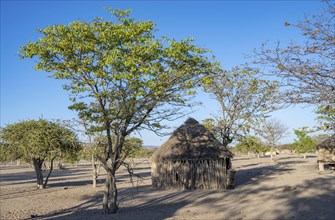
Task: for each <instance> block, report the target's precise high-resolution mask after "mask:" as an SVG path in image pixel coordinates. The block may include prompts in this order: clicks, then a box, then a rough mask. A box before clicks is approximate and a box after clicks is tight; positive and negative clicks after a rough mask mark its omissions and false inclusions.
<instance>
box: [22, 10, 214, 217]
mask: <svg viewBox="0 0 335 220" xmlns="http://www.w3.org/2000/svg"><path fill="white" fill-rule="evenodd" d="M111 11H112V13H113V15H114V16H115V18H116V19H115V20H113V21H109V20H104V19H102V18H97V19H95V20H94V21H92V22H85V21H75V22H72V23H70V24H68V25H52V26H49V27H46V28H44V29H39V32H40V33H41V34H42V36H41V37H40V38H39V39H38V40H37V41H35V42H29V43H28V44H27V45H25V46H23V47H22V49H21V51H20V55H21V57H22V58H34V57H36V58H37V64H36V66H35V68H36V69H38V70H44V71H47V72H50V73H51V76H52V77H53V78H55V79H61V80H66V82H67V84H66V85H65V86H64V88H65V89H67V90H69V91H70V92H71V101H73V105H72V106H70V108H71V109H74V110H76V111H77V112H78V113H79V117H80V118H84V119H85V120H87V122H88V123H89V124H90V129H91V130H95V131H104V132H105V135H106V138H107V145H106V148H105V154H104V156H103V157H100V161H101V162H102V165H103V167H104V168H105V170H106V172H107V176H106V189H105V193H104V196H103V208H104V210H105V211H106V212H108V213H116V212H117V208H118V206H117V187H116V180H115V172H116V170H117V169H118V168H119V167H120V166H121V165H124V161H123V159H122V157H121V152H122V151H123V148H124V144H125V139H126V137H127V136H128V135H130V134H131V133H132V132H133V131H135V130H139V129H149V130H154V131H158V129H160V128H162V124H161V122H162V121H163V120H165V119H166V120H173V119H174V118H175V117H177V116H178V113H180V110H181V109H182V108H183V107H185V106H187V105H188V102H187V100H188V98H190V95H191V94H192V93H193V92H192V91H190V89H191V88H193V87H194V86H195V85H196V84H197V82H198V80H199V79H200V78H202V77H203V76H204V74H206V73H207V72H209V71H211V68H212V67H211V63H210V62H209V61H208V58H207V55H206V53H207V50H205V49H201V48H199V47H197V46H195V45H194V44H193V43H192V41H193V40H192V39H185V40H181V41H177V40H174V39H168V38H167V37H162V38H157V37H155V35H154V28H155V24H154V23H153V22H152V21H137V20H135V19H133V18H131V17H130V16H129V15H130V10H125V11H122V10H111ZM113 137H114V138H113ZM113 139H114V140H113Z"/></svg>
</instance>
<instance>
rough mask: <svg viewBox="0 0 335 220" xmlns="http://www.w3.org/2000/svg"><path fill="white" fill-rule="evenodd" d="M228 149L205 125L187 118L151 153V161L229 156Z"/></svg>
mask: <svg viewBox="0 0 335 220" xmlns="http://www.w3.org/2000/svg"><path fill="white" fill-rule="evenodd" d="M231 156H232V153H231V152H230V151H228V150H227V149H226V148H225V147H223V146H222V144H221V143H220V142H219V141H218V140H217V139H216V138H215V137H214V135H213V133H212V132H210V131H209V130H208V129H207V128H206V127H205V126H203V125H201V124H200V123H199V122H198V121H196V120H195V119H193V118H189V119H188V120H187V121H186V122H185V123H184V124H183V125H181V126H180V127H179V128H178V129H177V130H175V131H174V132H173V133H172V135H171V136H170V138H169V139H168V140H167V141H166V142H165V143H164V144H163V145H162V146H161V147H160V148H159V149H158V150H157V151H156V152H155V153H154V154H153V155H152V158H151V159H152V161H153V162H158V161H162V160H166V159H176V160H183V159H200V158H203V159H205V158H213V159H214V158H222V157H231Z"/></svg>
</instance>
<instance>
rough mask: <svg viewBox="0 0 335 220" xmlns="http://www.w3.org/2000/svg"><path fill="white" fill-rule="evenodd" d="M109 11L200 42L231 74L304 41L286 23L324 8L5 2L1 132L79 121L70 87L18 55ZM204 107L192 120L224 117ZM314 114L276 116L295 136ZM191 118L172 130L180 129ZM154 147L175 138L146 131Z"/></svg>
mask: <svg viewBox="0 0 335 220" xmlns="http://www.w3.org/2000/svg"><path fill="white" fill-rule="evenodd" d="M104 7H112V8H120V9H128V8H130V9H132V10H133V17H134V18H136V19H140V20H152V21H154V22H155V23H156V25H157V26H156V29H157V35H167V36H168V37H170V38H175V39H178V40H180V39H183V38H187V37H194V38H195V43H196V44H197V45H199V46H201V47H205V48H208V49H210V50H212V51H213V53H214V55H215V56H216V57H217V59H218V60H219V61H220V62H221V64H222V65H223V67H224V68H231V67H233V66H236V65H239V64H242V63H244V62H246V60H245V59H244V54H251V53H252V51H253V49H254V48H257V47H259V46H260V45H261V43H262V42H265V41H268V42H269V44H274V43H275V42H276V41H280V42H281V43H282V44H283V45H284V44H286V43H288V42H289V41H291V40H293V41H296V42H302V41H303V40H304V39H303V38H302V37H301V35H300V33H299V30H297V29H295V28H293V27H285V26H284V23H285V22H290V23H295V22H296V21H299V20H303V17H304V15H305V14H307V15H308V14H319V13H321V12H322V8H323V7H324V5H323V4H321V3H320V1H316V0H315V1H314V0H309V1H251V0H250V1H223V0H221V1H220V0H217V1H3V0H2V1H1V126H4V125H6V124H9V123H14V122H18V121H20V120H24V119H38V118H40V117H43V118H46V119H71V118H75V117H76V113H75V112H73V111H70V110H68V108H67V106H69V105H70V101H69V100H68V94H67V92H66V91H64V90H63V89H62V87H61V85H62V82H60V81H58V80H54V79H51V78H48V77H47V74H46V73H44V72H40V71H35V70H34V68H33V66H34V61H32V60H20V58H19V57H18V50H19V49H20V46H22V45H24V44H26V43H27V42H28V41H29V40H31V41H35V40H36V39H37V38H38V37H40V36H39V35H38V34H37V32H36V31H35V30H36V28H43V27H46V26H48V25H52V24H68V23H69V22H71V21H74V20H85V21H91V20H93V19H94V18H95V17H97V16H99V17H104V18H106V19H107V18H109V17H110V14H109V12H107V11H106V10H104ZM197 100H199V101H202V102H203V103H204V105H203V106H199V107H198V108H197V109H195V110H197V111H196V112H194V113H192V114H191V115H190V116H192V117H194V118H196V119H197V120H199V121H201V120H203V119H204V118H207V117H210V114H212V113H216V112H217V110H218V106H217V104H216V102H215V101H214V100H211V99H210V97H209V96H208V95H206V94H202V93H201V94H199V95H198V97H197ZM313 110H314V107H311V106H310V107H306V106H295V107H291V108H289V109H285V110H281V111H278V112H275V113H274V114H273V117H275V118H277V119H279V120H280V121H282V122H283V123H284V124H285V125H287V126H288V127H289V128H290V132H291V135H290V136H288V137H287V138H286V139H284V140H283V141H282V142H283V143H285V142H290V141H292V140H293V138H294V135H293V134H292V133H293V132H292V131H293V129H296V128H299V127H302V126H305V125H307V126H313V125H315V124H316V122H315V121H314V118H315V114H314V113H313ZM186 118H187V117H184V118H182V119H179V120H177V121H175V122H173V123H171V124H170V125H171V126H174V127H176V126H178V125H180V124H181V123H182V122H183V121H184V120H186ZM141 135H142V139H143V140H144V144H146V145H160V144H162V143H163V142H164V141H165V140H166V139H167V138H168V137H157V136H156V135H155V134H153V133H149V132H142V133H141Z"/></svg>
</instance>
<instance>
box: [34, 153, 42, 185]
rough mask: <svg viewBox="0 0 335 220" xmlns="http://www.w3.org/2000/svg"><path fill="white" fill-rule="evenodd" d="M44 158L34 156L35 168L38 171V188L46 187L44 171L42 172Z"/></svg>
mask: <svg viewBox="0 0 335 220" xmlns="http://www.w3.org/2000/svg"><path fill="white" fill-rule="evenodd" d="M43 162H44V160H40V159H36V158H33V164H34V169H35V173H36V179H37V189H44V185H43V173H42V165H43Z"/></svg>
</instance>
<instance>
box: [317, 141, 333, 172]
mask: <svg viewBox="0 0 335 220" xmlns="http://www.w3.org/2000/svg"><path fill="white" fill-rule="evenodd" d="M316 149H317V150H318V154H319V155H318V163H319V170H320V171H323V170H324V164H332V165H334V164H335V134H334V135H332V136H331V137H329V138H328V139H326V140H325V141H323V142H322V143H320V144H318V145H317V146H316Z"/></svg>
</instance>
